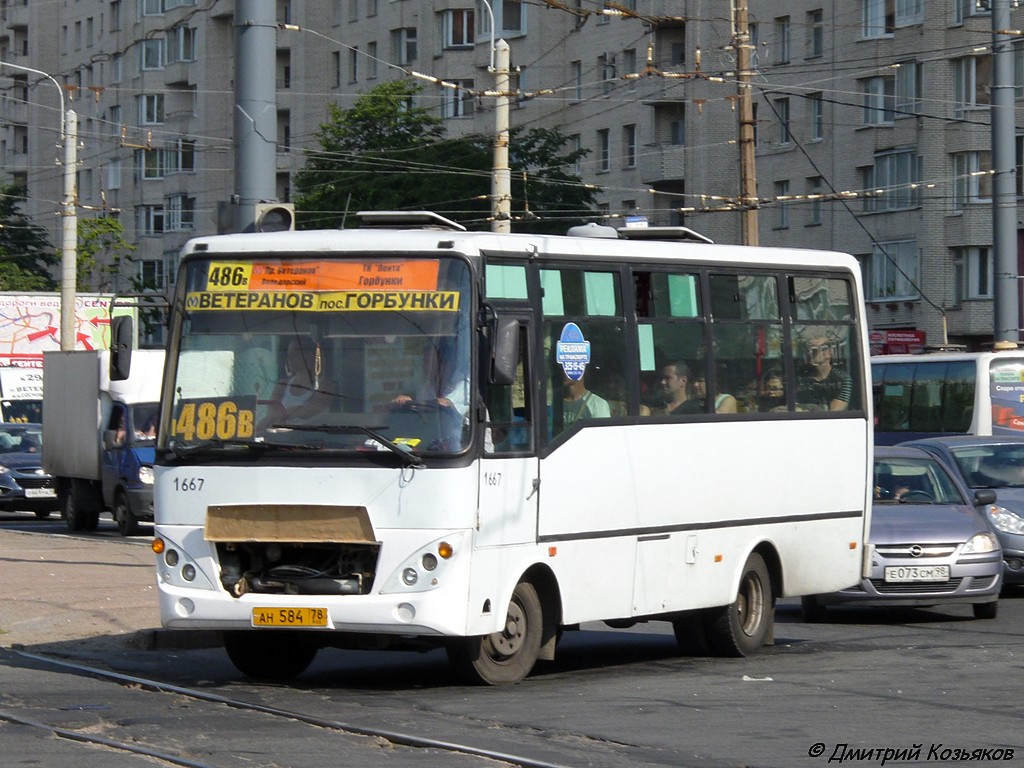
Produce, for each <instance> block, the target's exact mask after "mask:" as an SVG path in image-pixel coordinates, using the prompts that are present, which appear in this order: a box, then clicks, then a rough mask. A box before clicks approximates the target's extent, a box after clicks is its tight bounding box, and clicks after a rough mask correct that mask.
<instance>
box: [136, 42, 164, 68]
mask: <svg viewBox="0 0 1024 768" xmlns="http://www.w3.org/2000/svg"><path fill="white" fill-rule="evenodd" d="M139 54H140V56H141V64H140V68H141V69H143V70H146V69H163V67H164V41H163V38H160V37H151V38H148V39H146V40H143V41H142V42H141V43H140V47H139Z"/></svg>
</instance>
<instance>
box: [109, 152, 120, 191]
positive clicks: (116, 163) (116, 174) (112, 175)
mask: <svg viewBox="0 0 1024 768" xmlns="http://www.w3.org/2000/svg"><path fill="white" fill-rule="evenodd" d="M106 188H107V189H111V190H112V189H120V188H121V159H120V158H117V157H115V158H114V159H113V160H111V161H110V162H108V163H107V167H106Z"/></svg>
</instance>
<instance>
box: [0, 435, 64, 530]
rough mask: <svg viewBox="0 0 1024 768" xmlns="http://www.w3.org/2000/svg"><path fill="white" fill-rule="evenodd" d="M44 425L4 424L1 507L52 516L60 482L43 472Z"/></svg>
mask: <svg viewBox="0 0 1024 768" xmlns="http://www.w3.org/2000/svg"><path fill="white" fill-rule="evenodd" d="M42 447H43V427H42V425H40V424H0V510H5V511H16V510H17V511H22V510H23V511H27V512H35V513H36V517H48V516H49V514H50V513H51V512H53V511H55V510H56V509H57V508H58V507H57V482H56V480H54V478H53V475H48V474H47V473H45V472H44V471H43V463H42V458H43V452H42Z"/></svg>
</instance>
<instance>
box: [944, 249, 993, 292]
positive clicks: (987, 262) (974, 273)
mask: <svg viewBox="0 0 1024 768" xmlns="http://www.w3.org/2000/svg"><path fill="white" fill-rule="evenodd" d="M993 262H994V260H993V259H992V249H991V248H989V247H988V246H981V247H971V248H955V249H954V250H953V264H954V268H955V271H956V276H957V286H956V287H957V289H958V296H957V299H991V298H992V295H993V289H992V284H993V281H994V279H995V269H994V263H993ZM956 303H957V304H959V303H960V302H959V301H957V302H956Z"/></svg>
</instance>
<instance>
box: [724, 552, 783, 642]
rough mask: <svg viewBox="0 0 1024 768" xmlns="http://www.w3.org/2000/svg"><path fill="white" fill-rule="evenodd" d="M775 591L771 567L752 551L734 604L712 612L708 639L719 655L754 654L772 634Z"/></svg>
mask: <svg viewBox="0 0 1024 768" xmlns="http://www.w3.org/2000/svg"><path fill="white" fill-rule="evenodd" d="M774 623H775V595H774V594H773V592H772V580H771V576H770V575H769V574H768V567H767V566H766V565H765V564H764V560H763V559H762V557H761V556H760V555H759V554H757V553H756V552H752V553H751V555H750V557H748V558H747V562H746V563H745V564H744V566H743V574H742V575H741V576H740V588H739V591H738V592H737V594H736V600H735V601H734V602H733V603H732V604H731V605H726V606H724V607H721V608H712V609H710V610H709V612H708V640H709V642H710V645H711V650H712V652H713V653H714V654H715V655H716V656H750V655H751V654H754V653H756V652H757V651H758V650H759V649H760V648H761V646H762V645H765V644H766V643H767V642H769V638H770V637H772V633H773V628H774Z"/></svg>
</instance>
